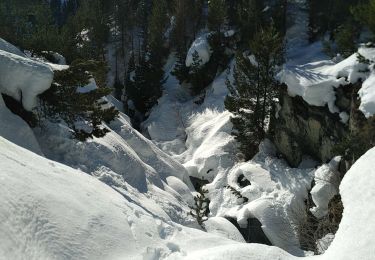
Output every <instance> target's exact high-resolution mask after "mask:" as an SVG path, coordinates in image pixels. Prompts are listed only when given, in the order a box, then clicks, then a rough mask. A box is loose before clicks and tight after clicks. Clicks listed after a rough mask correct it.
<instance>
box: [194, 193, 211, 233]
mask: <svg viewBox="0 0 375 260" xmlns="http://www.w3.org/2000/svg"><path fill="white" fill-rule="evenodd" d="M207 193H208V191H207V190H205V189H203V188H201V189H200V190H199V194H198V195H197V196H195V197H194V202H195V206H194V207H193V208H192V209H191V211H190V214H191V215H192V216H193V217H194V218H195V219H196V220H197V222H198V224H199V225H200V226H202V227H203V222H205V221H207V215H208V204H209V202H210V201H209V199H208V198H206V194H207Z"/></svg>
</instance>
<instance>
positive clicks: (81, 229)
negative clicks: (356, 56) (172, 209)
mask: <svg viewBox="0 0 375 260" xmlns="http://www.w3.org/2000/svg"><path fill="white" fill-rule="evenodd" d="M0 168H1V169H6V170H5V171H4V170H3V171H1V172H0V179H1V180H2V182H1V183H2V187H1V189H0V202H1V203H0V231H1V234H2V235H1V236H0V255H1V257H2V258H4V259H182V258H185V259H197V258H196V257H195V256H196V255H201V254H203V255H207V254H211V253H210V250H212V249H215V250H216V251H217V252H219V251H221V249H222V248H227V249H228V250H229V251H228V252H232V253H233V257H236V255H238V254H239V253H241V254H243V253H244V251H245V252H251V254H250V255H259V256H262V255H263V256H264V255H266V256H267V255H268V256H269V255H275V256H276V255H278V254H279V253H280V254H283V255H285V256H286V255H287V254H286V253H283V252H282V251H281V250H280V249H277V248H269V247H265V246H258V245H246V244H243V243H242V244H241V243H238V242H235V241H233V240H230V239H227V238H224V237H222V236H218V235H215V234H210V233H205V232H203V231H200V230H198V229H192V228H188V227H184V226H181V225H178V224H176V223H174V222H172V221H170V220H168V217H167V215H166V213H165V212H164V214H163V211H159V212H155V205H154V204H155V203H154V202H153V200H152V199H150V198H147V197H145V196H142V195H141V194H137V193H134V191H133V190H132V189H131V187H130V186H124V187H123V188H122V189H120V188H117V190H114V189H112V188H110V187H109V186H107V185H105V184H104V183H102V182H100V181H98V180H97V179H96V178H93V177H91V176H89V175H88V174H85V173H83V172H81V171H79V170H74V169H72V168H70V167H67V166H65V165H62V164H59V163H57V162H54V161H50V160H48V159H45V158H43V157H40V156H38V155H36V154H34V153H32V152H30V151H27V150H25V149H23V148H20V147H18V146H16V145H14V144H12V143H10V142H8V141H7V140H5V139H3V138H0ZM5 184H6V185H5ZM156 214H157V215H156ZM165 218H166V219H165ZM231 232H234V230H233V229H231ZM217 249H220V250H217ZM238 249H240V251H239V252H237V250H238ZM264 250H265V251H264ZM217 252H216V253H214V254H213V256H215V255H216V254H217ZM265 252H266V254H265ZM219 253H220V252H219ZM221 253H222V251H221ZM217 256H219V255H217ZM223 256H225V254H224V255H223ZM205 259H207V258H205ZM215 259H218V258H215ZM260 259H267V258H266V257H262V258H260Z"/></svg>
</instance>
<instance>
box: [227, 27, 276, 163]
mask: <svg viewBox="0 0 375 260" xmlns="http://www.w3.org/2000/svg"><path fill="white" fill-rule="evenodd" d="M250 47H251V51H252V55H251V56H248V55H244V54H243V53H240V54H238V55H237V57H236V67H235V69H234V83H233V84H232V83H231V82H229V81H228V82H227V84H228V88H229V90H230V94H229V95H228V97H227V99H226V101H225V106H226V108H227V109H228V110H229V111H231V112H232V113H233V115H234V116H233V118H232V123H233V126H234V129H235V131H234V132H233V134H234V135H235V137H236V139H237V140H238V141H239V143H240V150H241V152H242V153H243V154H244V155H245V156H246V159H250V158H251V157H252V156H254V155H255V154H256V153H257V151H258V146H259V144H260V142H261V141H262V140H263V139H264V138H265V136H266V133H267V130H268V122H269V120H270V117H271V111H272V107H273V106H274V105H275V102H276V101H275V100H276V98H277V93H278V91H277V87H278V83H277V81H276V80H275V76H276V73H277V69H278V66H279V65H280V64H281V63H282V61H283V41H282V38H281V37H280V36H279V35H278V33H277V32H276V30H275V28H274V27H273V26H271V27H269V28H267V29H266V30H261V31H260V32H259V33H257V34H256V36H255V38H254V40H253V41H252V43H251V46H250Z"/></svg>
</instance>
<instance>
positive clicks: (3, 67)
mask: <svg viewBox="0 0 375 260" xmlns="http://www.w3.org/2000/svg"><path fill="white" fill-rule="evenodd" d="M0 74H1V77H0V92H1V93H4V94H7V95H9V96H11V97H13V98H14V99H16V100H18V101H20V102H22V104H23V106H24V108H25V109H26V110H29V111H31V110H32V109H33V108H34V107H35V106H36V104H37V101H36V98H37V96H38V95H39V94H41V93H43V92H44V91H46V90H47V89H48V88H49V87H50V86H51V83H52V80H53V71H52V69H51V68H50V67H49V66H48V65H46V64H44V63H41V62H38V61H34V60H31V59H27V58H25V57H21V56H19V55H15V54H13V53H9V52H6V51H2V50H0Z"/></svg>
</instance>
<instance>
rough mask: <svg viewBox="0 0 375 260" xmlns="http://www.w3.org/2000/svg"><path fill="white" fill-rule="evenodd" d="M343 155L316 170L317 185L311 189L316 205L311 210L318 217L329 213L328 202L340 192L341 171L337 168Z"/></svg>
mask: <svg viewBox="0 0 375 260" xmlns="http://www.w3.org/2000/svg"><path fill="white" fill-rule="evenodd" d="M340 160H341V157H335V158H333V159H332V161H331V162H330V163H329V164H324V165H322V166H321V167H319V169H317V170H316V171H315V177H314V180H315V186H314V187H313V188H312V190H311V192H310V193H311V197H312V200H313V201H314V204H315V207H313V208H312V209H311V212H312V213H313V214H314V216H315V217H317V218H322V217H324V216H326V215H327V214H328V203H329V202H330V200H331V199H332V198H333V197H334V196H335V195H336V194H338V193H339V185H340V173H339V172H338V170H337V168H338V166H339V163H340Z"/></svg>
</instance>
